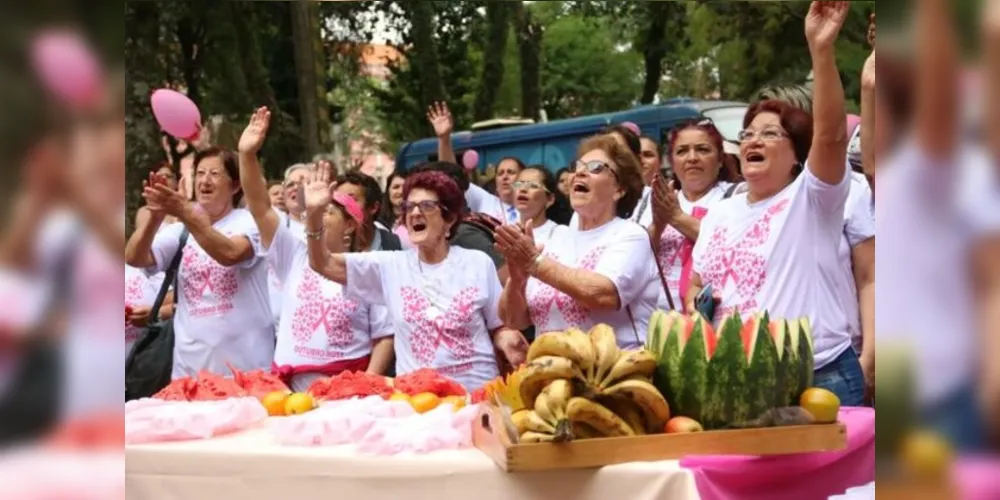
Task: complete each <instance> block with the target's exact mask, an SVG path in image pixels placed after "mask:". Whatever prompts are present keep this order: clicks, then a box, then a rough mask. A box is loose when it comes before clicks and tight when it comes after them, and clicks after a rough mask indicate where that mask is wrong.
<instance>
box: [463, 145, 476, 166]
mask: <svg viewBox="0 0 1000 500" xmlns="http://www.w3.org/2000/svg"><path fill="white" fill-rule="evenodd" d="M462 166H463V167H465V169H466V170H475V169H476V168H477V167H479V153H477V152H476V150H475V149H470V150H468V151H466V152H465V154H463V155H462Z"/></svg>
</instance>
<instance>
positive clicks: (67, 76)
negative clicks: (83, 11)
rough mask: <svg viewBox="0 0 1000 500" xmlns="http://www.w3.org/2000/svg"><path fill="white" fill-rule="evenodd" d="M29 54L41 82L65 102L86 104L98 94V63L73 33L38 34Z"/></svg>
mask: <svg viewBox="0 0 1000 500" xmlns="http://www.w3.org/2000/svg"><path fill="white" fill-rule="evenodd" d="M31 58H32V63H33V64H34V67H35V72H37V73H38V76H39V79H40V80H41V81H42V84H43V85H45V87H46V88H47V89H48V90H49V92H51V93H52V94H54V95H55V96H56V97H57V98H58V99H61V100H63V101H65V103H66V104H69V105H72V106H88V105H90V104H93V103H94V102H95V101H97V99H98V98H99V97H100V95H101V86H102V84H103V75H102V73H101V67H100V63H99V62H98V59H97V56H96V55H94V52H93V51H92V50H91V49H90V46H89V45H88V44H87V42H86V41H85V40H84V39H83V38H81V37H80V36H79V35H77V34H76V33H72V32H64V31H52V32H48V33H43V34H41V35H39V36H38V37H37V38H35V40H34V42H33V44H32V47H31Z"/></svg>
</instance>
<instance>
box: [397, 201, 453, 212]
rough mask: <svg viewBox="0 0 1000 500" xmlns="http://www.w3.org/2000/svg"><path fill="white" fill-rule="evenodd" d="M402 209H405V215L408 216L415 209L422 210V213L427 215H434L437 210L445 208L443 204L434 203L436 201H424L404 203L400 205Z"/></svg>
mask: <svg viewBox="0 0 1000 500" xmlns="http://www.w3.org/2000/svg"><path fill="white" fill-rule="evenodd" d="M400 208H402V209H403V213H404V214H408V213H410V212H412V211H413V209H414V208H416V209H419V210H420V213H422V214H425V215H426V214H428V213H432V212H434V211H435V210H438V209H443V207H442V206H441V202H439V201H434V200H424V201H417V202H412V201H404V202H403V203H402V204H401V205H400Z"/></svg>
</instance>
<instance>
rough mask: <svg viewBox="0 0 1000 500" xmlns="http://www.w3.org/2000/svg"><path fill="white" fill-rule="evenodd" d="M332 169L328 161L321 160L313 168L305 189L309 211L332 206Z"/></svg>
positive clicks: (314, 211)
mask: <svg viewBox="0 0 1000 500" xmlns="http://www.w3.org/2000/svg"><path fill="white" fill-rule="evenodd" d="M332 170H333V168H332V167H331V166H330V164H329V163H327V162H320V163H319V164H318V165H316V168H315V169H314V170H313V172H312V176H311V177H310V178H309V181H308V182H306V185H305V190H304V192H305V199H306V211H307V212H309V213H316V212H318V211H322V210H326V207H328V206H330V202H331V200H332V198H333V186H331V185H330V179H331V177H332V173H331V171H332Z"/></svg>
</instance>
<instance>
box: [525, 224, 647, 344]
mask: <svg viewBox="0 0 1000 500" xmlns="http://www.w3.org/2000/svg"><path fill="white" fill-rule="evenodd" d="M545 256H546V258H549V259H552V260H554V261H556V262H559V263H560V264H563V265H565V266H568V267H571V268H574V269H584V270H587V271H592V272H595V273H597V274H599V275H601V276H604V277H605V278H607V279H609V280H611V282H612V283H613V284H614V285H615V288H616V289H617V291H618V297H619V299H620V301H621V308H620V309H619V310H617V311H590V310H588V309H586V308H585V307H583V306H582V305H580V304H579V303H578V302H577V301H576V300H574V299H572V298H571V297H570V296H569V295H566V294H565V293H562V292H560V291H558V290H556V289H555V288H553V287H552V286H550V285H548V284H546V283H542V282H541V281H539V280H537V279H534V278H532V279H530V280H528V286H527V289H526V296H527V299H528V311H529V313H530V315H531V322H532V324H534V325H535V330H536V331H537V332H538V333H544V332H550V331H562V330H565V329H567V328H570V327H576V328H580V329H582V330H585V331H586V330H589V329H590V328H591V327H593V326H594V325H597V324H600V323H605V324H607V325H609V326H611V327H612V328H614V329H615V333H616V334H617V336H618V344H619V345H620V346H621V347H623V348H629V349H633V348H639V347H641V346H642V345H643V344H645V342H646V330H647V327H648V325H649V317H650V316H651V315H652V314H653V311H654V310H656V307H657V304H658V303H659V302H660V300H661V298H662V297H663V285H661V284H660V278H659V277H658V276H657V271H656V264H654V263H653V250H652V248H651V247H650V245H649V233H647V232H646V231H645V230H644V229H642V228H641V227H639V226H638V225H636V224H634V223H632V222H631V221H627V220H624V219H617V218H616V219H613V220H611V222H608V223H607V224H605V225H603V226H601V227H598V228H596V229H592V230H589V231H580V230H567V231H564V232H563V233H562V234H560V236H559V237H558V238H553V239H551V240H549V242H548V245H547V246H546V247H545Z"/></svg>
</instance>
